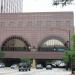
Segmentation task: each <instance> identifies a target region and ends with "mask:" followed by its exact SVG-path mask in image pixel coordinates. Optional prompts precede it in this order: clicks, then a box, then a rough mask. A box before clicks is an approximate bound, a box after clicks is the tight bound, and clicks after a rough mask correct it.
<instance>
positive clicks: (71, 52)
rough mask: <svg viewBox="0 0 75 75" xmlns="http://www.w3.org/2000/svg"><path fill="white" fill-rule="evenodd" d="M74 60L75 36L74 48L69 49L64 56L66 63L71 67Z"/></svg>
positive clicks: (74, 37) (74, 36)
mask: <svg viewBox="0 0 75 75" xmlns="http://www.w3.org/2000/svg"><path fill="white" fill-rule="evenodd" d="M72 60H75V35H73V36H72V47H71V48H70V50H69V48H68V49H67V50H66V51H65V54H64V61H65V62H66V63H69V65H70V64H71V61H72Z"/></svg>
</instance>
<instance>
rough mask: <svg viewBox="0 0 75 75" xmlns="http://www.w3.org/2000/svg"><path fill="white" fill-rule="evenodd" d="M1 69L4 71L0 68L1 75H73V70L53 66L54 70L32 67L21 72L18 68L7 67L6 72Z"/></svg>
mask: <svg viewBox="0 0 75 75" xmlns="http://www.w3.org/2000/svg"><path fill="white" fill-rule="evenodd" d="M1 70H2V71H3V69H0V75H71V71H66V70H65V69H59V68H53V69H52V70H46V69H31V71H25V72H19V71H18V69H15V70H14V69H6V71H4V72H2V71H1ZM7 70H8V71H7Z"/></svg>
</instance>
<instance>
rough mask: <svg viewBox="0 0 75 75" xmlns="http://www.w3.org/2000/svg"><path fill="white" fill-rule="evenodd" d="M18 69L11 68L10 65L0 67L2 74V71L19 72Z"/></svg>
mask: <svg viewBox="0 0 75 75" xmlns="http://www.w3.org/2000/svg"><path fill="white" fill-rule="evenodd" d="M17 71H18V70H17V69H11V68H9V67H6V68H0V74H2V73H11V72H17Z"/></svg>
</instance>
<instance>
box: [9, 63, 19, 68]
mask: <svg viewBox="0 0 75 75" xmlns="http://www.w3.org/2000/svg"><path fill="white" fill-rule="evenodd" d="M10 67H11V69H16V68H18V65H17V64H13V65H11V66H10Z"/></svg>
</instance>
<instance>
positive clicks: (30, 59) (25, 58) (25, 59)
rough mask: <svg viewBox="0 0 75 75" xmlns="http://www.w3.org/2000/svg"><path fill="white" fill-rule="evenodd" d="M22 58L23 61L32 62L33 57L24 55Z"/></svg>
mask: <svg viewBox="0 0 75 75" xmlns="http://www.w3.org/2000/svg"><path fill="white" fill-rule="evenodd" d="M20 59H21V62H27V63H32V58H30V57H22V58H20Z"/></svg>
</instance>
